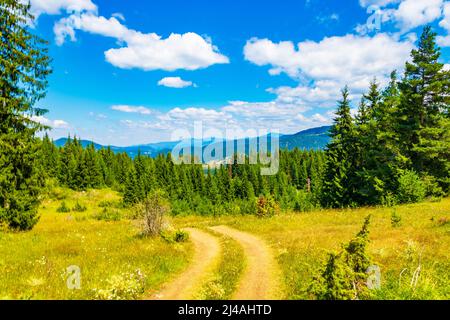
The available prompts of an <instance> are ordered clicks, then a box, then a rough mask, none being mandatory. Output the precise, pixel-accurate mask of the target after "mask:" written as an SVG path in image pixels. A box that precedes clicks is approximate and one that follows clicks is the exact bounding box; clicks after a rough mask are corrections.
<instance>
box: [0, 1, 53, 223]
mask: <svg viewBox="0 0 450 320" xmlns="http://www.w3.org/2000/svg"><path fill="white" fill-rule="evenodd" d="M32 19H33V17H32V16H31V14H30V5H27V4H24V3H23V2H20V1H17V0H2V1H1V2H0V38H1V41H0V96H1V99H0V224H1V223H5V224H7V225H8V226H9V227H10V228H12V229H18V230H29V229H31V228H32V227H33V226H34V225H35V224H36V223H37V221H38V212H37V209H38V206H39V202H40V201H39V194H40V191H41V190H42V186H43V183H44V175H43V172H42V170H40V169H39V166H38V165H37V164H38V156H39V152H38V148H39V143H38V141H37V138H36V137H35V135H36V133H37V132H38V131H41V130H43V129H45V127H44V126H42V125H40V124H39V123H38V122H37V121H35V120H36V118H35V117H39V116H42V115H43V114H44V113H45V110H43V109H39V108H37V107H35V104H36V102H38V101H39V100H40V99H42V98H43V97H44V96H45V93H46V87H47V76H48V75H49V74H50V72H51V70H50V67H49V64H50V59H49V57H48V56H47V48H46V46H47V44H46V42H44V41H43V40H42V39H40V38H38V37H37V36H35V35H33V34H32V33H31V32H30V29H29V27H28V26H27V22H28V21H29V20H32Z"/></svg>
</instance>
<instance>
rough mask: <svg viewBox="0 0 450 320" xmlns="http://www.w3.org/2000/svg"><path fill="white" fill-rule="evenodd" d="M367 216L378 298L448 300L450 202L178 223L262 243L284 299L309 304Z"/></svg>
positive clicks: (177, 221) (449, 288) (204, 219)
mask: <svg viewBox="0 0 450 320" xmlns="http://www.w3.org/2000/svg"><path fill="white" fill-rule="evenodd" d="M394 210H395V211H396V215H398V216H400V217H401V222H400V223H398V224H397V226H393V224H392V221H391V219H392V215H393V212H394ZM369 214H372V225H371V227H370V240H371V242H370V244H369V253H370V255H371V256H372V260H373V261H374V263H375V264H376V265H378V266H379V267H380V268H381V273H382V274H381V276H382V278H381V290H377V291H374V298H375V299H449V298H450V281H449V280H450V199H443V200H442V201H440V202H424V203H419V204H413V205H405V206H399V207H398V208H396V209H393V208H361V209H355V210H323V211H316V212H311V213H306V214H290V213H288V214H281V215H279V216H276V217H273V218H269V219H258V218H256V217H251V216H244V217H221V218H217V219H212V218H202V217H185V218H179V219H175V220H174V223H176V224H178V225H180V226H183V225H186V226H187V225H189V226H200V227H204V226H210V225H220V224H226V225H229V226H231V227H234V228H237V229H240V230H242V231H246V232H250V233H253V234H255V235H258V236H260V237H262V238H264V239H265V240H266V241H267V243H269V244H270V245H271V246H272V247H273V248H274V252H275V253H276V255H277V260H278V263H279V265H280V267H281V269H282V271H283V276H284V281H285V288H286V292H285V298H286V299H309V298H311V297H310V296H308V294H307V288H308V286H309V284H310V281H311V278H312V276H313V275H314V274H316V273H317V271H318V270H319V268H320V267H321V266H322V264H323V262H324V259H325V258H326V255H327V252H329V251H333V250H334V251H337V250H339V249H340V246H341V244H342V243H346V242H348V241H349V240H350V239H352V238H353V237H354V236H355V234H356V233H357V232H358V231H359V229H360V228H361V225H362V223H363V221H364V218H365V217H366V216H367V215H369ZM417 270H419V271H417ZM415 275H416V276H415ZM417 276H418V277H417ZM416 278H417V280H415V279H416Z"/></svg>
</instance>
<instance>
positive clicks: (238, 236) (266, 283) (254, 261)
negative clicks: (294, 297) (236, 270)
mask: <svg viewBox="0 0 450 320" xmlns="http://www.w3.org/2000/svg"><path fill="white" fill-rule="evenodd" d="M211 229H212V230H214V231H216V232H219V233H222V234H224V235H227V236H229V237H231V238H233V239H234V240H236V241H238V242H239V244H240V245H241V246H242V247H243V249H244V252H245V255H246V257H247V266H246V269H245V270H244V274H243V276H242V279H241V281H240V284H239V285H238V288H237V290H236V292H235V294H234V296H233V299H235V300H270V299H279V298H280V292H281V291H280V290H281V288H280V281H279V278H280V271H279V269H278V266H277V263H276V261H275V259H274V257H273V255H272V252H271V249H270V248H269V247H268V246H267V244H266V243H265V242H264V241H263V240H261V239H259V238H258V237H256V236H253V235H251V234H248V233H245V232H241V231H238V230H235V229H232V228H230V227H226V226H218V227H212V228H211Z"/></svg>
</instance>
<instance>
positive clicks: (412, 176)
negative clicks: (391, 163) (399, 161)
mask: <svg viewBox="0 0 450 320" xmlns="http://www.w3.org/2000/svg"><path fill="white" fill-rule="evenodd" d="M398 183H399V188H398V200H399V201H400V202H401V203H414V202H419V201H422V200H423V199H424V198H425V192H426V190H425V185H424V183H423V182H422V181H421V180H420V178H419V176H418V175H417V173H415V172H414V171H410V170H406V171H405V173H404V174H403V175H401V176H400V178H399V179H398Z"/></svg>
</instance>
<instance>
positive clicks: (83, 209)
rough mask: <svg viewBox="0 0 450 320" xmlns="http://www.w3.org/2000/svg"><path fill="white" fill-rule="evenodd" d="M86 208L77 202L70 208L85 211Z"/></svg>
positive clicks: (75, 210)
mask: <svg viewBox="0 0 450 320" xmlns="http://www.w3.org/2000/svg"><path fill="white" fill-rule="evenodd" d="M86 210H87V208H86V206H85V205H83V204H80V203H79V202H77V203H76V204H75V206H74V207H73V208H72V211H74V212H85V211H86Z"/></svg>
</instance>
